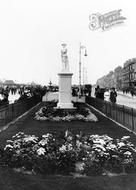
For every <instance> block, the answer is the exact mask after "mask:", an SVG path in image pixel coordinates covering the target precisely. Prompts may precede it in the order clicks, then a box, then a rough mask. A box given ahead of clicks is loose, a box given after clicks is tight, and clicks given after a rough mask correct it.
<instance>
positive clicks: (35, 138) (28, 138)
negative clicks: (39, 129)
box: [24, 135, 38, 143]
mask: <svg viewBox="0 0 136 190" xmlns="http://www.w3.org/2000/svg"><path fill="white" fill-rule="evenodd" d="M37 140H38V137H36V136H34V135H32V136H31V135H29V136H27V137H25V138H24V141H25V142H29V141H31V142H34V143H36V142H37Z"/></svg>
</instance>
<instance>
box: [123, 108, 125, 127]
mask: <svg viewBox="0 0 136 190" xmlns="http://www.w3.org/2000/svg"><path fill="white" fill-rule="evenodd" d="M124 110H125V109H124V105H123V125H124V126H125V112H124Z"/></svg>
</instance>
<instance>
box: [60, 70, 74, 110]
mask: <svg viewBox="0 0 136 190" xmlns="http://www.w3.org/2000/svg"><path fill="white" fill-rule="evenodd" d="M58 75H59V102H58V104H57V108H59V109H74V107H73V104H72V102H71V101H72V95H71V94H72V89H71V79H72V75H73V73H70V72H61V73H58Z"/></svg>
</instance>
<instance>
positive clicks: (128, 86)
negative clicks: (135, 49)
mask: <svg viewBox="0 0 136 190" xmlns="http://www.w3.org/2000/svg"><path fill="white" fill-rule="evenodd" d="M132 89H133V90H135V91H136V58H133V59H129V60H127V61H126V62H125V63H124V67H123V90H128V91H130V90H132Z"/></svg>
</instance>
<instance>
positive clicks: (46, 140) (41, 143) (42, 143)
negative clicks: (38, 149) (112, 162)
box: [38, 139, 48, 146]
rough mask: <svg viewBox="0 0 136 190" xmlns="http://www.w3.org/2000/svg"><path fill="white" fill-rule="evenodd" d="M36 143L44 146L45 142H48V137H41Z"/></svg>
mask: <svg viewBox="0 0 136 190" xmlns="http://www.w3.org/2000/svg"><path fill="white" fill-rule="evenodd" d="M38 144H39V145H42V146H45V145H46V144H48V139H42V140H41V141H40V142H39V143H38Z"/></svg>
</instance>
